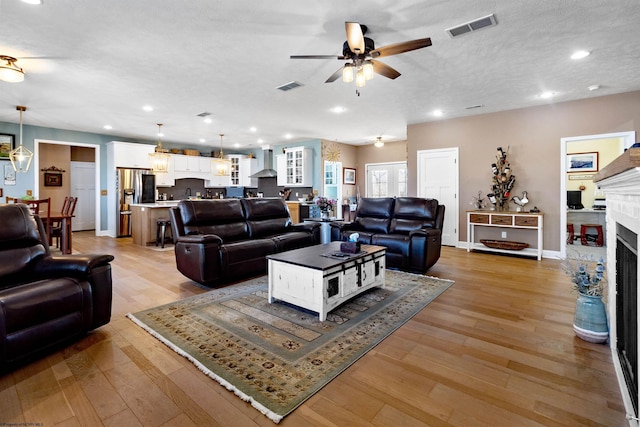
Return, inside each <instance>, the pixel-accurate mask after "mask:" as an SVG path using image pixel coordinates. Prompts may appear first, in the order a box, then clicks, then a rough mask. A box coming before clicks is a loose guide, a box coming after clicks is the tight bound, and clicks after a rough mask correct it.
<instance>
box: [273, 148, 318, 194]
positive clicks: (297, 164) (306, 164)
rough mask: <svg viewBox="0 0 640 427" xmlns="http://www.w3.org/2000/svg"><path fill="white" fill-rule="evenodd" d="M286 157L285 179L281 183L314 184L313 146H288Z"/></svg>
mask: <svg viewBox="0 0 640 427" xmlns="http://www.w3.org/2000/svg"><path fill="white" fill-rule="evenodd" d="M284 158H285V165H284V181H283V184H279V185H286V186H289V187H310V186H312V185H313V175H312V172H313V165H312V164H311V161H312V150H311V148H306V147H293V148H286V149H285V152H284ZM278 176H280V171H278ZM281 182H282V181H281Z"/></svg>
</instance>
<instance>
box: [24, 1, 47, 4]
mask: <svg viewBox="0 0 640 427" xmlns="http://www.w3.org/2000/svg"><path fill="white" fill-rule="evenodd" d="M22 3H27V4H42V0H22Z"/></svg>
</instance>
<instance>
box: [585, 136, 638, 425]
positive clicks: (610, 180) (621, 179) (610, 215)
mask: <svg viewBox="0 0 640 427" xmlns="http://www.w3.org/2000/svg"><path fill="white" fill-rule="evenodd" d="M593 180H594V181H595V183H596V184H597V185H598V187H599V188H600V189H602V190H603V191H604V194H605V197H606V206H607V207H606V215H607V217H606V218H607V219H606V224H607V225H606V228H607V236H606V238H607V280H608V282H609V292H608V295H607V302H608V303H607V312H608V315H609V330H610V333H609V341H610V347H611V352H612V356H613V361H614V365H615V369H616V375H617V377H618V383H619V384H620V389H621V391H622V396H623V399H624V404H625V409H626V411H627V414H629V415H631V416H632V417H633V418H631V419H630V422H629V424H630V425H632V426H639V425H640V424H639V423H638V421H637V418H636V417H637V416H638V414H636V413H635V410H634V408H633V403H632V397H631V394H630V393H629V392H630V390H629V389H628V387H627V383H626V381H625V378H624V374H623V368H622V365H621V361H620V357H619V355H618V344H619V342H618V331H617V326H616V324H617V317H616V316H617V313H616V296H617V294H618V289H617V279H618V274H617V271H616V261H617V260H616V253H617V252H616V251H617V244H618V242H617V236H616V229H617V228H618V225H620V226H622V227H624V228H626V229H628V230H630V231H631V232H632V233H635V236H636V237H635V238H636V239H637V240H638V242H636V247H638V246H640V148H630V149H628V150H627V151H625V152H624V154H622V155H621V156H620V157H618V158H617V159H616V160H614V161H613V162H611V163H610V164H609V165H607V166H606V167H605V168H603V169H602V170H601V171H600V172H599V173H598V174H597V175H595V176H594V178H593ZM638 269H639V270H640V267H638ZM639 273H640V272H639ZM623 276H624V275H623V274H621V275H620V277H623ZM637 277H638V275H637V274H636V279H635V280H636V282H637ZM631 286H633V284H631ZM635 286H636V287H637V283H636V285H635ZM620 295H621V298H624V293H621V294H620ZM639 295H640V293H639ZM625 301H626V300H625ZM636 306H637V307H640V301H636ZM639 312H640V311H639ZM638 317H639V318H638V319H636V325H638V324H640V315H639V316H638ZM623 327H624V326H623ZM637 329H638V330H640V328H637ZM627 331H630V332H631V334H632V335H633V330H632V329H631V330H627ZM623 333H624V331H621V332H620V336H621V337H622V336H623ZM638 335H640V334H638ZM638 338H640V336H639V337H638ZM622 342H624V340H623V341H620V343H622ZM638 342H640V339H637V340H636V343H638ZM636 345H637V344H636ZM636 363H638V365H640V360H638V361H636ZM633 388H636V390H635V392H636V393H635V395H636V396H637V395H638V394H640V393H638V392H639V391H640V390H637V387H633Z"/></svg>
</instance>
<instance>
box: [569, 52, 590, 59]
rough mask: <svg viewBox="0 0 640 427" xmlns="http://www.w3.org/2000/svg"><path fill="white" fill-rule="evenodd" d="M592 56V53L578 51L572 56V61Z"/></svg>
mask: <svg viewBox="0 0 640 427" xmlns="http://www.w3.org/2000/svg"><path fill="white" fill-rule="evenodd" d="M590 54H591V52H587V51H586V50H578V51H575V52H573V54H572V55H571V59H582V58H586V57H587V56H589V55H590Z"/></svg>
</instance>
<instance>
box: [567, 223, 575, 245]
mask: <svg viewBox="0 0 640 427" xmlns="http://www.w3.org/2000/svg"><path fill="white" fill-rule="evenodd" d="M567 233H569V236H568V237H567V245H573V241H574V240H576V232H575V230H574V228H573V224H567Z"/></svg>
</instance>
